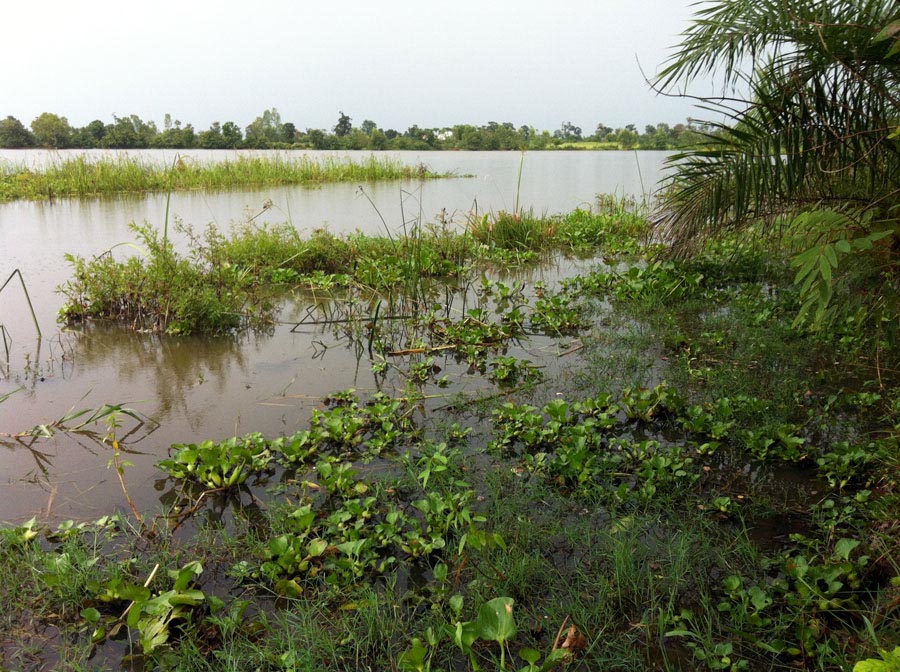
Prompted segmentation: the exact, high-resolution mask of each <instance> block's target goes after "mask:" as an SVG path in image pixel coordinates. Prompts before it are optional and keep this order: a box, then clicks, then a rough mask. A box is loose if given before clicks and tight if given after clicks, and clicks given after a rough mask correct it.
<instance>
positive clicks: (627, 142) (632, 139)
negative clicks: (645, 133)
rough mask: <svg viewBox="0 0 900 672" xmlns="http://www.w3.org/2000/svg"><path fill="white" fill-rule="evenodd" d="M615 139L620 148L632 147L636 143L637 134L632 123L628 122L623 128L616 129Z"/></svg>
mask: <svg viewBox="0 0 900 672" xmlns="http://www.w3.org/2000/svg"><path fill="white" fill-rule="evenodd" d="M629 126H630V127H631V128H629ZM616 141H617V142H618V143H619V146H621V147H622V149H631V148H632V147H634V146H635V145H636V144H637V143H638V134H637V133H636V132H635V130H634V124H628V126H626V127H625V128H623V129H620V130H619V131H616Z"/></svg>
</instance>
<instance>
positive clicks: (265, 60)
mask: <svg viewBox="0 0 900 672" xmlns="http://www.w3.org/2000/svg"><path fill="white" fill-rule="evenodd" d="M691 3H692V0H546V1H545V0H493V1H492V0H454V2H442V1H435V0H381V1H378V0H330V1H328V2H325V1H321V0H256V1H255V2H233V1H231V0H215V1H213V0H179V1H178V2H175V1H173V0H152V1H150V2H130V1H128V0H115V1H112V0H85V1H83V2H73V1H72V0H65V1H63V0H30V1H28V2H25V1H17V0H5V1H4V2H3V5H2V10H0V17H2V29H0V63H2V66H0V118H2V117H5V116H6V115H13V116H15V117H17V118H18V119H19V120H20V121H22V122H23V123H25V124H26V125H28V124H30V123H31V121H32V120H33V119H34V118H35V117H36V116H37V115H39V114H40V113H41V112H45V111H46V112H54V113H56V114H59V115H61V116H65V117H67V118H68V120H69V122H70V123H71V124H72V125H73V126H83V125H85V124H87V123H88V122H89V121H91V120H93V119H101V120H103V121H104V122H109V121H112V116H113V115H114V114H115V115H117V116H126V115H129V114H137V115H139V116H140V117H142V118H143V119H145V120H153V121H156V123H157V124H158V125H159V126H160V127H161V126H162V120H163V115H164V114H165V113H167V112H168V113H171V114H172V116H173V118H176V119H180V120H182V121H183V122H185V123H193V124H194V126H195V128H197V130H203V129H205V128H207V127H209V124H210V123H211V122H213V121H221V122H225V121H235V122H237V123H238V124H239V125H240V126H242V127H243V126H246V125H247V124H248V123H250V122H251V121H252V120H253V119H254V118H255V117H256V116H258V115H259V114H260V113H261V112H262V110H263V109H266V108H271V107H276V108H277V109H278V111H279V112H280V114H281V118H282V121H285V122H287V121H290V122H293V123H294V124H295V125H296V126H297V128H299V129H305V128H308V127H312V128H328V129H331V128H332V127H333V126H334V124H335V122H336V121H337V117H338V112H339V111H340V110H343V111H344V112H346V113H347V114H349V115H350V116H351V117H352V119H353V123H354V125H359V124H360V123H361V122H362V121H363V120H364V119H372V120H374V121H375V122H376V123H377V124H378V125H379V126H381V127H383V128H396V129H399V130H401V131H402V130H405V129H406V128H407V127H409V126H410V125H412V124H418V125H419V126H423V127H443V126H449V125H452V124H456V123H473V124H484V123H487V122H488V121H498V122H503V121H511V122H513V123H514V124H516V126H519V125H521V124H530V125H533V126H536V127H537V128H539V129H546V130H554V129H556V128H559V126H560V124H561V123H562V122H563V121H572V122H573V123H574V124H576V125H577V126H581V127H582V128H583V129H584V130H585V132H586V133H588V132H593V130H594V128H595V127H596V125H597V123H598V122H603V123H605V124H607V125H608V126H613V127H620V126H624V125H625V124H628V123H634V124H637V125H638V128H640V129H643V127H644V125H646V124H650V123H657V122H660V121H664V122H667V123H670V124H675V123H678V122H683V121H684V120H685V119H686V118H687V117H688V116H691V115H692V114H694V115H695V116H702V115H700V114H699V113H698V112H696V111H693V110H692V108H691V106H690V105H689V104H688V103H687V102H685V101H682V100H676V99H667V98H664V97H660V96H657V95H655V94H653V93H652V92H650V91H649V89H648V87H647V85H646V83H645V82H644V79H643V77H642V75H641V72H640V70H639V67H638V61H639V62H640V64H641V66H643V68H644V70H645V71H646V73H647V74H648V75H652V74H653V73H655V72H656V70H657V69H658V67H659V66H660V64H661V63H662V62H663V61H664V60H665V58H666V56H667V55H668V54H669V53H670V50H671V48H672V47H673V46H674V45H676V44H677V43H678V34H679V33H680V32H681V31H682V30H684V28H685V27H686V25H687V22H688V20H689V18H690V16H691V15H692V13H693V11H694V8H692V7H691Z"/></svg>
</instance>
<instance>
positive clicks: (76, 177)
mask: <svg viewBox="0 0 900 672" xmlns="http://www.w3.org/2000/svg"><path fill="white" fill-rule="evenodd" d="M435 177H446V175H437V174H434V173H432V172H430V171H429V170H428V169H427V168H425V166H421V165H420V166H405V165H403V164H402V163H401V162H399V161H396V160H393V159H387V158H376V157H374V156H372V157H369V158H367V159H364V160H362V161H354V160H352V159H339V158H333V157H325V158H322V159H311V158H308V157H299V158H291V157H289V156H285V157H275V158H268V157H250V158H248V157H238V158H237V159H234V160H231V161H222V162H218V163H199V162H195V161H192V160H188V159H179V160H177V161H176V162H175V164H174V165H172V166H163V165H159V164H157V163H152V162H148V161H145V160H142V159H140V158H136V157H129V156H121V157H116V158H101V159H97V160H93V159H88V158H85V157H76V158H73V159H66V160H63V161H60V162H57V163H53V164H51V165H49V166H47V167H46V168H45V169H43V170H35V171H32V170H29V169H27V168H23V167H18V166H4V167H2V168H0V201H11V200H16V199H32V200H40V199H47V198H55V197H67V196H97V195H100V194H111V193H130V192H145V191H170V190H186V189H234V188H241V187H259V186H272V185H280V184H319V183H324V182H375V181H380V180H400V179H427V178H435Z"/></svg>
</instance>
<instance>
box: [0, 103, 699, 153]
mask: <svg viewBox="0 0 900 672" xmlns="http://www.w3.org/2000/svg"><path fill="white" fill-rule="evenodd" d="M707 130H708V129H706V128H705V127H704V126H702V125H700V124H697V123H695V122H693V121H691V120H688V122H687V123H686V124H675V125H674V126H669V125H668V124H656V125H655V126H651V125H648V126H646V127H645V128H644V132H643V133H641V132H640V131H639V130H638V129H637V128H636V127H635V125H634V124H628V125H627V126H625V127H624V128H615V129H614V128H612V127H611V126H606V125H605V124H602V123H600V124H597V128H596V129H595V131H594V133H592V134H589V135H585V134H584V133H582V130H581V128H580V127H578V126H575V125H574V124H572V123H571V122H568V121H566V122H564V123H563V124H562V125H561V126H560V128H559V129H557V130H556V131H553V132H550V131H546V130H543V131H538V130H536V129H535V128H534V127H533V126H519V127H518V128H516V127H515V125H514V124H512V123H510V122H504V123H497V122H494V121H491V122H488V123H487V124H485V125H483V126H474V125H471V124H457V125H455V126H450V127H445V128H420V127H419V126H415V125H414V126H410V127H409V128H407V129H406V130H405V131H398V130H396V129H393V128H389V129H382V128H380V127H379V126H378V125H377V124H376V123H375V122H374V121H371V120H370V119H366V120H365V121H363V122H362V123H361V124H360V125H359V126H354V125H353V120H352V119H351V118H350V117H349V116H348V115H346V114H344V113H343V112H340V114H339V116H338V120H337V123H336V124H335V125H334V127H333V128H332V129H331V130H330V131H329V130H325V129H318V128H307V129H306V130H300V129H298V128H297V127H296V126H295V125H294V124H293V123H291V122H283V121H282V120H281V115H280V114H279V113H278V110H276V109H275V108H274V107H273V108H272V109H271V110H265V111H264V112H263V113H262V114H261V115H260V116H258V117H257V118H256V119H254V120H253V122H252V123H251V124H249V125H248V126H246V127H245V128H243V129H242V128H241V127H240V126H238V125H237V124H236V123H235V122H233V121H226V122H224V123H220V122H218V121H216V122H214V123H213V124H212V125H211V126H210V127H209V128H208V129H206V130H205V131H200V132H197V131H196V130H195V129H194V127H193V126H192V125H191V124H182V123H181V121H179V120H177V119H176V120H173V119H172V116H171V115H169V114H166V115H165V119H164V121H163V127H162V130H160V129H159V128H158V127H157V125H156V123H154V122H153V121H144V120H143V119H141V118H140V117H138V116H137V115H136V114H132V115H130V116H127V117H118V116H113V120H112V122H111V123H103V122H102V121H100V120H99V119H96V120H94V121H92V122H90V123H89V124H88V125H86V126H83V127H80V128H78V127H73V126H72V125H70V124H69V122H68V120H67V119H66V118H65V117H61V116H59V115H56V114H53V113H51V112H44V113H43V114H41V115H39V116H38V117H37V118H36V119H34V120H33V121H32V122H31V127H30V128H28V127H26V126H25V125H24V124H23V123H22V122H21V121H19V120H18V119H16V118H15V117H12V116H8V117H6V118H5V119H0V148H4V149H15V148H21V147H45V148H51V149H67V148H78V149H95V148H109V149H146V148H172V149H192V148H197V149H365V150H383V149H394V150H402V149H420V150H430V149H434V150H454V149H465V150H522V149H529V150H540V149H578V148H608V149H678V148H683V147H690V146H693V145H696V144H698V142H699V141H700V140H701V138H702V135H701V134H702V133H704V132H706V131H707Z"/></svg>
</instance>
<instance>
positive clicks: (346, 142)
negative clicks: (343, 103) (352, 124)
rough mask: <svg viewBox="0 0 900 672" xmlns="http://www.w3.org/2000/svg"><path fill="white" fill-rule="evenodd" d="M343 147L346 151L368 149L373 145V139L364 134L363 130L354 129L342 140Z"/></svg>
mask: <svg viewBox="0 0 900 672" xmlns="http://www.w3.org/2000/svg"><path fill="white" fill-rule="evenodd" d="M341 140H342V142H341V146H342V147H344V148H345V149H366V148H367V147H369V146H370V145H371V141H372V139H371V138H370V137H369V136H368V135H366V134H365V133H363V131H362V129H361V128H354V129H353V130H352V131H350V134H349V135H345V136H344V137H343V138H341Z"/></svg>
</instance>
